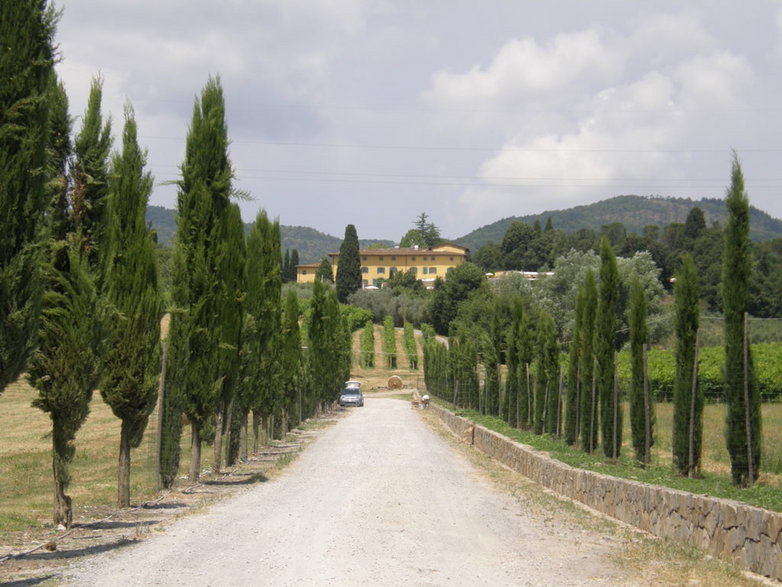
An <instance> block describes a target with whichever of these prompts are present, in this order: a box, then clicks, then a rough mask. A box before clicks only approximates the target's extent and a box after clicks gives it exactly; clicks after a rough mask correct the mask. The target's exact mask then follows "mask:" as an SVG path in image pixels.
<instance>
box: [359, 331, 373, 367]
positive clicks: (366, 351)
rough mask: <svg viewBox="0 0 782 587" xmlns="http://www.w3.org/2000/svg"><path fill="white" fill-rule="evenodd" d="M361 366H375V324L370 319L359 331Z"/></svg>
mask: <svg viewBox="0 0 782 587" xmlns="http://www.w3.org/2000/svg"><path fill="white" fill-rule="evenodd" d="M361 366H362V367H363V368H365V369H368V368H372V367H374V366H375V325H374V324H373V323H372V321H371V320H370V321H369V322H367V323H366V324H365V325H364V331H363V332H362V333H361Z"/></svg>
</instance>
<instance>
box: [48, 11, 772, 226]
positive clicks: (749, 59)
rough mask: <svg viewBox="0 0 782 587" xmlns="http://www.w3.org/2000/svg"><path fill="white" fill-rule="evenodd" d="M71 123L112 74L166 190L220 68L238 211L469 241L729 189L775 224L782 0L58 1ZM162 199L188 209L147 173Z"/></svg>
mask: <svg viewBox="0 0 782 587" xmlns="http://www.w3.org/2000/svg"><path fill="white" fill-rule="evenodd" d="M57 6H58V7H60V8H62V9H63V15H62V18H61V20H60V24H59V27H58V33H57V39H58V42H59V45H60V51H61V57H62V62H61V63H60V64H59V66H58V70H59V73H60V75H61V77H62V78H63V80H64V82H65V84H66V88H67V90H68V94H69V96H70V100H71V112H72V114H73V115H74V116H76V117H77V119H76V123H75V125H76V128H77V129H78V128H79V125H80V123H79V120H78V116H79V115H80V114H81V113H82V112H83V111H84V106H85V103H86V98H87V94H88V90H89V85H90V80H91V78H92V77H93V76H94V75H96V74H98V73H100V74H101V75H102V76H103V78H104V90H105V97H104V109H105V111H107V112H108V113H110V114H111V116H112V119H113V122H114V125H115V132H119V131H120V130H121V125H122V112H123V104H125V103H126V102H128V101H129V102H130V103H132V105H133V106H134V108H135V111H136V117H137V121H138V123H139V133H140V136H141V142H142V143H143V144H144V145H145V146H146V147H147V148H148V150H149V169H150V170H151V171H152V173H153V174H154V176H155V178H156V181H157V184H164V182H166V181H171V180H173V179H176V178H177V173H178V166H179V165H180V164H181V162H182V157H183V152H184V140H185V135H186V133H187V128H188V124H189V119H190V116H191V114H192V108H193V100H194V98H195V97H196V95H198V94H199V92H200V90H201V88H202V87H203V86H204V84H205V82H206V80H207V79H208V77H209V76H210V75H219V76H220V78H221V81H222V84H223V87H224V90H225V98H226V104H227V110H228V125H229V134H230V137H231V141H232V142H231V159H232V162H233V165H234V168H235V173H236V179H235V184H236V187H238V188H240V189H242V190H245V191H247V192H249V193H250V194H251V195H252V197H253V200H252V201H247V202H242V204H241V206H242V214H243V217H244V219H245V221H252V220H253V219H254V218H255V215H256V213H257V211H258V210H259V209H261V208H264V209H265V210H266V211H267V212H268V213H269V215H270V216H272V217H278V218H279V219H280V222H281V223H282V224H287V225H302V226H311V227H313V228H316V229H318V230H320V231H323V232H326V233H329V234H332V235H334V236H339V237H341V236H342V235H343V233H344V228H345V225H346V224H348V223H352V224H355V225H356V228H357V230H358V234H359V236H360V237H361V238H386V239H392V240H397V241H398V240H399V238H400V237H401V236H402V235H403V234H404V233H405V232H406V231H407V230H408V229H409V228H410V227H411V225H412V222H413V221H414V219H415V218H416V217H417V216H418V215H419V214H420V213H421V212H426V213H427V214H428V215H429V216H430V217H431V219H432V220H433V221H434V222H435V224H437V225H438V226H439V227H440V229H441V232H442V234H443V236H445V237H447V238H457V237H460V236H463V235H464V234H466V233H468V232H470V231H471V230H473V229H475V228H478V227H480V226H483V225H485V224H489V223H491V222H494V221H496V220H499V219H500V218H504V217H507V216H512V215H525V214H532V213H539V212H543V211H545V210H556V209H562V208H569V207H572V206H574V205H578V204H585V203H590V202H595V201H598V200H602V199H605V198H608V197H612V196H615V195H619V194H639V195H663V196H679V197H691V198H701V197H720V198H721V197H723V196H724V194H725V189H726V186H727V184H728V181H729V176H730V158H731V149H736V151H737V152H738V154H739V157H740V159H741V161H742V164H743V167H744V172H745V176H746V180H747V189H748V192H749V196H750V202H751V203H752V204H753V205H754V206H757V207H759V208H761V209H763V210H765V211H767V212H769V213H770V214H771V215H773V216H775V217H777V218H782V197H780V192H782V165H781V163H782V143H781V142H780V141H781V139H782V102H781V101H780V97H782V75H780V71H781V68H782V2H780V1H773V0H749V1H748V0H742V1H739V0H730V1H728V0H689V1H687V2H682V1H666V0H657V1H655V2H651V1H646V2H642V1H641V0H638V1H629V0H545V1H544V0H221V1H218V0H59V2H58V3H57ZM151 203H152V204H156V205H162V206H166V207H168V208H175V207H176V191H175V189H174V188H173V187H172V186H170V185H156V188H155V191H154V193H153V196H152V200H151Z"/></svg>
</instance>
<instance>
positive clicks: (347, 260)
mask: <svg viewBox="0 0 782 587" xmlns="http://www.w3.org/2000/svg"><path fill="white" fill-rule="evenodd" d="M336 284H337V299H338V300H339V301H340V302H342V303H343V304H346V303H347V301H348V296H349V295H350V294H352V293H353V292H354V291H358V290H359V289H361V257H360V254H359V247H358V235H357V234H356V227H355V226H353V225H352V224H348V225H347V226H346V227H345V238H344V239H343V240H342V244H341V245H340V247H339V263H338V264H337V279H336Z"/></svg>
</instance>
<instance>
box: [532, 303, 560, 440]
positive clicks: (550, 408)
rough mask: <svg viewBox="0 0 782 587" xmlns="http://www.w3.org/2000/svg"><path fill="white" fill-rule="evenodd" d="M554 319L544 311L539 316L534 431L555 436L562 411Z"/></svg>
mask: <svg viewBox="0 0 782 587" xmlns="http://www.w3.org/2000/svg"><path fill="white" fill-rule="evenodd" d="M556 328H557V327H556V324H554V318H552V317H551V314H549V313H548V312H546V311H542V312H541V313H540V316H539V318H538V329H537V330H538V337H537V342H538V361H537V377H536V382H535V433H536V434H542V433H544V432H546V433H548V434H553V435H556V434H557V433H558V431H557V422H558V421H559V419H558V414H559V403H558V396H557V393H558V390H559V388H558V386H559V349H558V348H557V330H556Z"/></svg>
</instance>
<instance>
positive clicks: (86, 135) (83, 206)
mask: <svg viewBox="0 0 782 587" xmlns="http://www.w3.org/2000/svg"><path fill="white" fill-rule="evenodd" d="M102 99H103V81H102V80H101V79H100V78H96V79H94V80H93V82H92V86H91V87H90V96H89V100H88V102H87V110H86V111H85V112H84V116H83V117H82V127H81V131H79V134H78V135H77V136H76V140H75V141H74V162H73V168H72V170H71V176H72V181H73V186H72V194H71V205H70V208H69V214H70V215H71V217H72V222H73V224H74V227H73V229H79V230H80V232H81V235H82V238H83V242H82V246H83V247H84V250H85V251H86V252H87V257H88V259H89V261H90V264H91V265H92V266H93V267H96V266H98V264H99V258H100V254H101V243H102V241H103V239H104V238H105V233H104V227H105V225H106V223H105V221H104V218H103V215H104V213H105V209H106V200H107V197H108V190H109V185H108V175H109V154H110V151H111V143H112V139H111V122H109V121H106V122H104V121H103V116H102V115H101V101H102Z"/></svg>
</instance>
